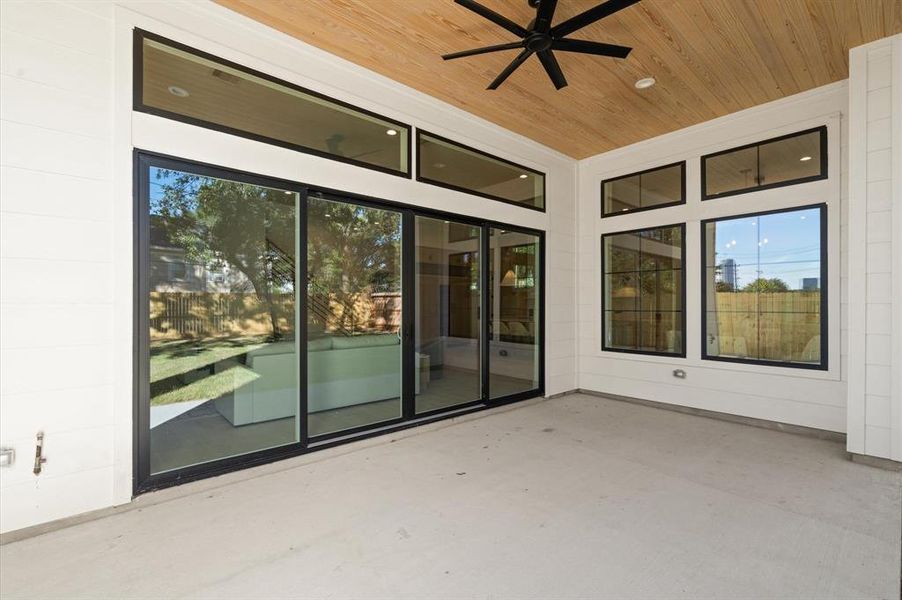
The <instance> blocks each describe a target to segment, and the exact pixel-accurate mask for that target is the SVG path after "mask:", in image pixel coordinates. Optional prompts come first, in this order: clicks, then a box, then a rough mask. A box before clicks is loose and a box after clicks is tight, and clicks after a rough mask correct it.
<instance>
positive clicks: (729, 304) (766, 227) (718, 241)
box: [703, 207, 826, 368]
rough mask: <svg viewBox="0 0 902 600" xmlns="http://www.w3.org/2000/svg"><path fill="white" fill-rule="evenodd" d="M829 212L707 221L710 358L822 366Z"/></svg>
mask: <svg viewBox="0 0 902 600" xmlns="http://www.w3.org/2000/svg"><path fill="white" fill-rule="evenodd" d="M824 211H825V209H824V208H823V207H816V208H805V209H797V210H790V211H784V212H778V213H771V214H763V215H757V216H746V217H737V218H732V219H721V220H716V221H709V222H707V223H705V224H704V227H703V236H704V239H703V243H704V248H705V275H704V277H705V279H704V294H705V304H706V314H705V322H704V327H705V348H704V350H705V357H706V358H721V359H731V360H742V361H756V362H761V363H765V364H766V363H771V364H773V363H779V364H786V365H789V366H810V367H816V368H825V365H826V362H825V361H826V356H825V354H824V347H825V344H824V342H825V339H824V338H823V337H822V336H823V335H824V327H823V326H824V325H825V321H824V320H823V318H824V316H823V313H822V310H823V307H824V302H825V296H824V295H823V285H824V276H825V272H826V271H825V269H826V265H825V264H824V263H823V261H822V260H821V250H822V248H823V247H824V244H825V242H826V241H825V239H824V237H823V236H824V232H823V226H822V218H823V216H824V214H825V213H824Z"/></svg>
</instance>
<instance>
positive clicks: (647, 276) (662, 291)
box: [639, 270, 683, 312]
mask: <svg viewBox="0 0 902 600" xmlns="http://www.w3.org/2000/svg"><path fill="white" fill-rule="evenodd" d="M639 288H640V293H639V298H640V300H639V309H640V310H643V311H653V312H654V311H664V312H669V311H674V310H675V311H679V310H682V308H683V306H682V302H683V276H682V271H681V270H673V271H645V272H643V273H640V274H639Z"/></svg>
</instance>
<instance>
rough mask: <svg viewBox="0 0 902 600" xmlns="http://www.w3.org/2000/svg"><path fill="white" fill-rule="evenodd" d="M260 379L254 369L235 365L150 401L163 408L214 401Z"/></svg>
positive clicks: (153, 404) (152, 404)
mask: <svg viewBox="0 0 902 600" xmlns="http://www.w3.org/2000/svg"><path fill="white" fill-rule="evenodd" d="M259 377H260V375H258V374H257V373H256V372H255V371H254V370H253V369H248V368H247V367H245V366H244V365H235V366H233V367H229V368H228V369H226V370H224V371H220V372H219V373H215V374H213V375H210V376H208V377H204V378H203V379H198V380H197V381H194V382H192V383H189V384H188V385H183V386H181V387H177V388H174V389H171V390H169V391H167V392H163V393H162V394H159V395H157V396H154V397H152V398H151V399H150V405H151V406H161V405H163V404H173V403H176V402H189V401H191V400H213V399H214V398H219V397H220V396H222V395H223V394H227V393H229V392H233V391H235V390H237V389H238V388H240V387H241V386H243V385H247V384H249V383H251V382H252V381H254V380H255V379H258V378H259Z"/></svg>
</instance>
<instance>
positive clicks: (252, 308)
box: [150, 292, 401, 341]
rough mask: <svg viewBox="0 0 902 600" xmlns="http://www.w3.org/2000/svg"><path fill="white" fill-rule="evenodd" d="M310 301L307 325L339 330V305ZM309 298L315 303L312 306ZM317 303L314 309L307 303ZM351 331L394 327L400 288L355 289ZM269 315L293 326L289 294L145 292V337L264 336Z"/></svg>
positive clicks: (284, 329) (269, 328)
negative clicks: (357, 292)
mask: <svg viewBox="0 0 902 600" xmlns="http://www.w3.org/2000/svg"><path fill="white" fill-rule="evenodd" d="M319 296H320V295H317V298H316V302H315V303H314V302H311V303H310V304H311V316H310V326H311V327H312V328H313V329H316V330H319V331H327V332H335V331H339V330H343V328H344V327H343V326H344V324H345V322H346V321H348V319H343V312H344V307H343V305H342V304H341V303H339V302H338V301H336V300H335V299H334V298H329V297H327V296H324V297H319ZM314 304H315V306H314ZM315 307H319V310H318V311H313V308H315ZM352 310H353V312H354V313H355V315H354V316H355V320H356V321H362V322H360V323H358V324H357V325H356V326H355V327H354V331H352V332H351V333H361V332H366V331H397V330H398V329H399V327H400V323H401V294H400V293H385V292H382V293H373V294H361V296H360V298H358V299H357V301H356V302H355V303H354V307H353V309H352ZM273 315H274V316H275V321H276V323H277V325H278V327H279V331H280V332H281V333H282V334H287V333H289V332H291V331H292V330H293V329H294V295H293V294H275V295H273V298H272V310H271V309H270V306H269V305H268V304H267V303H266V302H265V301H264V300H263V299H261V298H260V297H259V296H258V295H257V294H255V293H214V292H151V293H150V339H151V341H163V340H179V339H195V338H201V337H231V336H260V335H262V336H266V335H271V334H272V333H273V325H272V321H273Z"/></svg>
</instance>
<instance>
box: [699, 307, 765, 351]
mask: <svg viewBox="0 0 902 600" xmlns="http://www.w3.org/2000/svg"><path fill="white" fill-rule="evenodd" d="M743 299H744V298H742V297H741V296H740V299H739V301H738V302H737V306H738V307H741V305H742V301H743ZM719 304H720V302H718V305H719ZM707 319H708V324H707V327H708V335H707V339H706V340H705V342H706V344H707V350H708V352H707V354H708V356H724V357H730V358H742V359H749V358H758V314H757V313H754V312H741V311H739V310H737V311H732V312H730V311H716V312H711V311H709V312H708V317H707Z"/></svg>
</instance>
